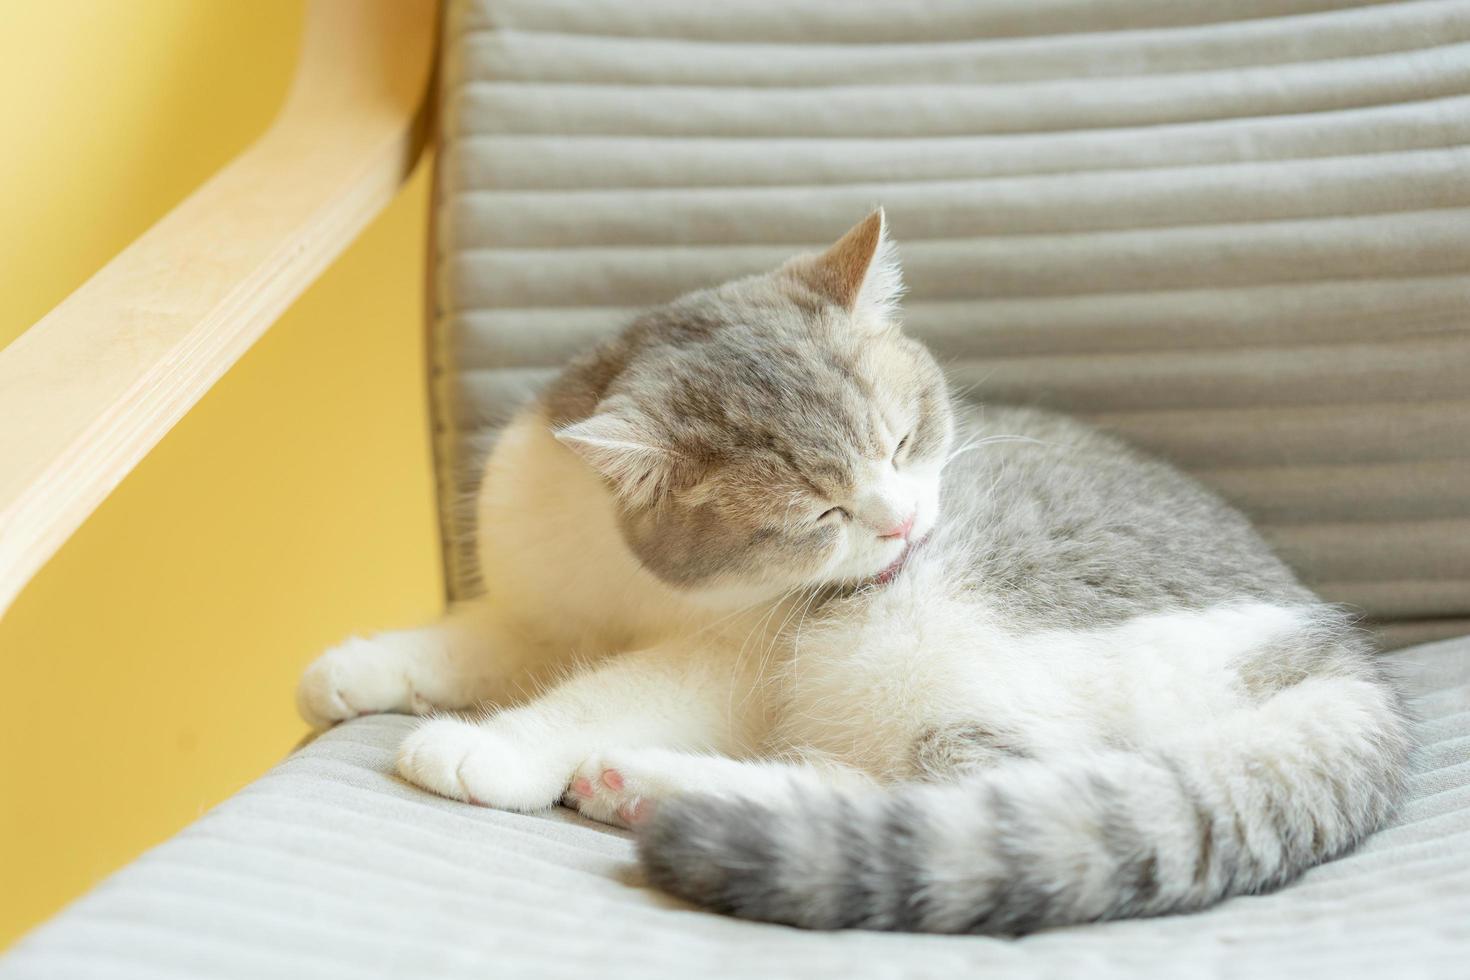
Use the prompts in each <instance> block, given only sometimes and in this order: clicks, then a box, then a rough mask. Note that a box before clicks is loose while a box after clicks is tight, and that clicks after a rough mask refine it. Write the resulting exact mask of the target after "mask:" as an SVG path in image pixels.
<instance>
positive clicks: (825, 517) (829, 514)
mask: <svg viewBox="0 0 1470 980" xmlns="http://www.w3.org/2000/svg"><path fill="white" fill-rule="evenodd" d="M835 520H847V511H846V510H843V509H842V508H841V507H829V508H827V509H826V510H824V511H822V513H820V514H818V515H817V523H818V524H826V523H828V522H829V521H835Z"/></svg>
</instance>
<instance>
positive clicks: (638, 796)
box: [564, 749, 737, 827]
mask: <svg viewBox="0 0 1470 980" xmlns="http://www.w3.org/2000/svg"><path fill="white" fill-rule="evenodd" d="M726 765H728V766H734V765H737V763H734V762H731V761H729V760H722V759H716V758H714V757H709V756H697V755H687V754H685V753H682V752H675V751H669V750H664V749H623V750H613V751H610V752H601V753H598V754H597V755H594V756H591V757H590V758H588V759H586V760H585V761H584V762H583V763H582V764H581V765H580V766H579V767H577V771H576V773H574V774H573V776H572V781H571V785H569V786H568V787H567V795H566V797H565V799H564V802H565V803H566V804H567V805H568V806H570V807H572V808H574V809H575V810H576V811H577V812H578V813H580V814H582V816H584V817H587V818H589V819H591V820H596V821H598V822H599V823H606V824H612V825H613V826H614V827H636V826H637V825H638V824H640V823H642V822H643V821H645V820H647V819H648V818H649V817H650V816H652V815H653V810H654V807H656V806H657V805H658V804H659V802H660V801H662V800H666V799H668V798H669V797H671V796H673V795H675V794H677V793H688V792H699V793H710V792H715V791H717V790H718V789H720V788H722V783H721V780H720V778H719V772H718V770H719V769H720V768H721V767H722V766H726Z"/></svg>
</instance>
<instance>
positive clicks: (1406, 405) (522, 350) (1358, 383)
mask: <svg viewBox="0 0 1470 980" xmlns="http://www.w3.org/2000/svg"><path fill="white" fill-rule="evenodd" d="M445 52H446V63H445V71H444V74H443V92H442V100H443V101H442V109H443V113H442V120H443V134H442V141H441V152H440V158H439V167H440V170H439V183H438V192H437V198H436V200H437V209H438V210H437V214H436V219H437V227H438V236H437V241H436V243H435V248H436V269H437V276H436V283H435V286H434V288H435V295H436V316H435V325H434V333H433V336H434V364H435V371H436V378H435V402H436V409H437V418H438V426H439V431H438V433H437V449H438V457H439V474H440V483H441V488H442V500H443V509H444V513H445V527H446V531H447V534H446V540H447V541H448V542H449V545H448V546H447V550H448V555H447V558H446V561H447V566H448V569H449V573H450V574H449V579H450V582H451V588H452V591H453V592H454V593H455V594H456V595H464V594H467V593H468V592H471V591H473V590H474V589H475V588H477V587H478V585H477V583H476V582H475V575H474V570H473V567H472V566H473V561H472V558H471V557H470V550H469V549H468V548H467V547H465V544H466V542H467V541H468V540H469V538H470V534H471V528H470V523H469V520H468V519H467V515H468V513H469V509H468V508H467V507H465V506H464V501H465V500H466V499H467V498H468V497H469V496H470V495H471V494H472V493H473V485H474V480H475V476H476V473H477V470H478V461H479V459H480V457H481V456H482V455H483V453H484V451H485V450H486V448H487V447H488V445H489V444H490V443H491V442H492V441H493V437H494V432H495V430H496V427H497V426H498V425H499V424H501V423H502V422H503V421H504V420H505V418H506V417H507V416H508V415H509V413H510V412H511V411H512V410H513V408H514V406H515V405H517V404H519V403H520V402H521V401H523V400H524V399H525V398H526V397H527V396H528V395H529V394H530V393H531V392H532V391H534V390H535V388H536V387H537V385H539V384H540V383H542V382H543V381H544V380H545V378H546V377H548V376H549V375H550V374H551V373H552V372H553V371H554V370H555V368H556V365H558V364H560V363H562V362H563V361H564V360H565V359H566V358H567V357H568V356H570V354H572V353H573V352H575V351H577V350H580V349H582V348H583V347H585V346H586V345H587V344H589V343H592V342H594V341H595V340H596V339H597V338H598V337H600V336H603V335H605V334H606V333H607V332H608V331H611V330H614V329H616V328H617V327H618V326H619V325H621V324H622V323H625V322H626V321H627V320H628V319H629V318H630V317H631V316H632V314H633V313H634V312H635V311H636V310H637V309H638V308H639V307H641V306H645V305H649V304H653V303H657V302H660V301H662V300H665V299H668V298H671V297H673V296H674V295H676V294H678V293H679V292H681V291H684V290H687V289H691V288H695V287H698V286H703V285H707V284H710V283H713V282H717V281H720V280H722V279H725V278H728V277H731V276H734V275H738V274H743V273H747V272H752V271H756V270H760V269H763V268H766V267H768V266H771V265H773V264H775V263H776V262H778V261H780V260H781V259H783V258H784V257H786V256H787V255H789V254H790V253H792V252H793V251H796V250H800V249H807V248H815V247H819V246H821V245H822V244H824V243H826V242H828V241H829V240H831V239H832V238H834V237H835V236H836V235H838V234H839V233H841V232H842V231H843V230H844V229H845V228H846V227H847V226H848V225H849V224H851V223H852V222H854V221H855V220H857V219H858V218H860V217H861V216H862V215H863V214H864V213H865V212H866V210H867V209H868V208H869V207H871V206H872V205H874V204H878V203H881V204H883V205H885V206H886V207H887V208H888V211H889V215H890V220H891V224H892V228H893V231H894V234H895V235H896V237H897V239H898V241H899V244H900V253H901V255H902V257H903V260H904V264H905V268H906V270H907V275H908V281H909V285H910V292H909V299H908V303H907V307H906V310H907V312H906V322H907V324H908V328H909V329H910V330H911V331H912V332H913V333H914V334H916V335H917V336H919V337H922V338H923V339H925V340H926V341H928V342H929V343H930V344H931V345H932V346H933V347H934V348H935V350H936V351H937V352H938V353H939V355H940V356H941V357H942V358H943V359H944V361H945V362H946V363H947V364H948V365H949V367H950V370H951V373H952V374H953V376H954V378H955V381H956V383H957V384H958V385H959V386H961V387H962V388H964V389H966V390H968V391H969V392H970V395H969V396H970V397H973V398H976V399H979V400H982V401H991V402H1020V403H1025V404H1044V405H1048V406H1052V407H1055V408H1059V409H1062V410H1065V411H1069V412H1072V413H1075V414H1077V415H1080V416H1082V417H1084V418H1087V419H1090V420H1092V421H1094V422H1096V423H1098V424H1101V425H1103V426H1105V427H1107V428H1110V429H1113V430H1116V431H1118V432H1120V433H1122V434H1123V435H1124V436H1126V437H1127V438H1129V439H1131V440H1132V441H1134V442H1136V443H1138V444H1141V445H1143V446H1144V447H1146V448H1149V449H1151V450H1154V451H1156V452H1158V453H1160V454H1162V455H1164V456H1165V457H1167V458H1169V459H1171V460H1174V461H1176V462H1177V463H1179V464H1181V465H1182V466H1184V467H1186V468H1187V469H1189V470H1191V471H1192V472H1194V473H1196V474H1197V475H1199V476H1200V477H1201V478H1202V479H1204V480H1205V481H1206V482H1208V483H1210V484H1212V485H1214V486H1215V487H1217V488H1219V489H1220V490H1222V491H1223V492H1224V493H1225V494H1226V495H1227V496H1228V497H1229V498H1230V499H1232V500H1233V501H1235V502H1236V503H1238V504H1239V505H1240V506H1242V507H1243V508H1244V509H1245V510H1246V511H1247V512H1249V513H1250V514H1251V515H1252V516H1253V517H1254V518H1255V519H1256V520H1257V521H1258V522H1259V523H1260V524H1261V526H1262V527H1263V529H1264V531H1265V533H1266V534H1267V535H1268V537H1270V538H1271V540H1272V541H1273V542H1274V543H1275V544H1276V545H1277V546H1278V548H1279V549H1280V550H1281V552H1282V553H1283V554H1284V555H1285V556H1286V558H1287V559H1288V560H1289V561H1291V562H1292V563H1293V564H1294V565H1295V566H1296V567H1298V568H1299V569H1300V570H1301V571H1302V573H1303V574H1304V576H1305V577H1306V578H1307V579H1308V580H1309V581H1310V582H1311V583H1312V584H1313V585H1314V586H1316V587H1317V588H1319V589H1320V590H1321V591H1322V592H1323V593H1324V594H1326V595H1327V596H1328V597H1329V598H1332V599H1334V600H1339V601H1343V602H1347V603H1351V604H1352V605H1354V606H1356V607H1358V608H1360V609H1362V610H1363V611H1364V612H1366V613H1370V614H1372V615H1373V616H1374V617H1375V618H1376V619H1377V620H1379V621H1380V623H1381V625H1383V627H1384V635H1385V637H1387V638H1388V640H1389V642H1407V641H1409V640H1413V639H1418V638H1425V637H1428V636H1433V635H1443V634H1450V633H1456V632H1462V631H1463V629H1464V625H1463V624H1464V617H1466V616H1467V615H1470V492H1467V487H1470V384H1467V380H1466V379H1467V377H1470V3H1467V2H1465V0H1417V2H1409V3H1368V4H1365V3H1343V2H1326V0H1251V2H1244V3H1230V4H1220V3H1208V2H1204V0H1175V2H1171V3H1168V4H1159V3H1151V2H1144V0H1102V2H1093V0H1088V2H1083V0H1024V2H1023V0H988V2H958V0H932V2H920V3H902V4H899V3H893V4H858V3H847V2H842V0H829V2H820V0H738V2H730V3H720V4H689V3H683V2H681V0H651V2H639V3H625V2H620V0H555V2H545V0H454V2H452V3H451V4H450V9H449V16H448V17H447V18H446V44H445Z"/></svg>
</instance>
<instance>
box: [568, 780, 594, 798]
mask: <svg viewBox="0 0 1470 980" xmlns="http://www.w3.org/2000/svg"><path fill="white" fill-rule="evenodd" d="M571 788H572V795H573V796H577V797H580V798H582V799H584V800H585V799H590V798H591V796H592V783H591V781H590V780H588V779H587V777H586V776H578V777H577V778H576V779H574V780H572V787H571Z"/></svg>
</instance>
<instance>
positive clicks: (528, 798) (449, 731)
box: [398, 718, 571, 813]
mask: <svg viewBox="0 0 1470 980" xmlns="http://www.w3.org/2000/svg"><path fill="white" fill-rule="evenodd" d="M398 774H399V775H401V776H402V777H403V778H404V779H406V780H408V781H409V782H411V783H413V784H415V785H417V786H422V787H423V788H424V789H426V790H429V791H430V792H432V793H438V794H439V795H440V796H447V797H449V798H450V799H453V800H461V801H463V802H465V803H475V804H478V805H479V806H489V807H494V808H496V809H497V810H518V811H521V812H523V813H525V812H531V811H534V810H544V809H546V808H547V807H549V806H552V805H554V804H555V803H556V801H557V800H558V799H560V798H561V796H562V793H563V792H565V791H566V788H567V781H568V780H569V779H570V778H571V766H570V765H569V764H562V765H559V764H558V763H557V762H556V760H555V757H554V756H552V755H550V754H548V753H546V752H545V751H543V750H540V749H538V747H537V746H535V745H533V744H529V743H526V742H522V741H518V740H515V739H512V738H509V737H507V736H506V735H505V734H504V733H502V732H498V731H496V730H495V729H494V726H493V725H475V724H471V723H470V722H467V721H459V720H457V719H453V718H439V719H435V720H433V721H428V722H425V723H424V724H423V725H421V726H419V728H418V730H417V731H415V732H414V733H413V734H412V735H410V736H409V737H408V738H407V739H405V740H404V742H403V746H402V747H401V748H400V749H399V750H398Z"/></svg>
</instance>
